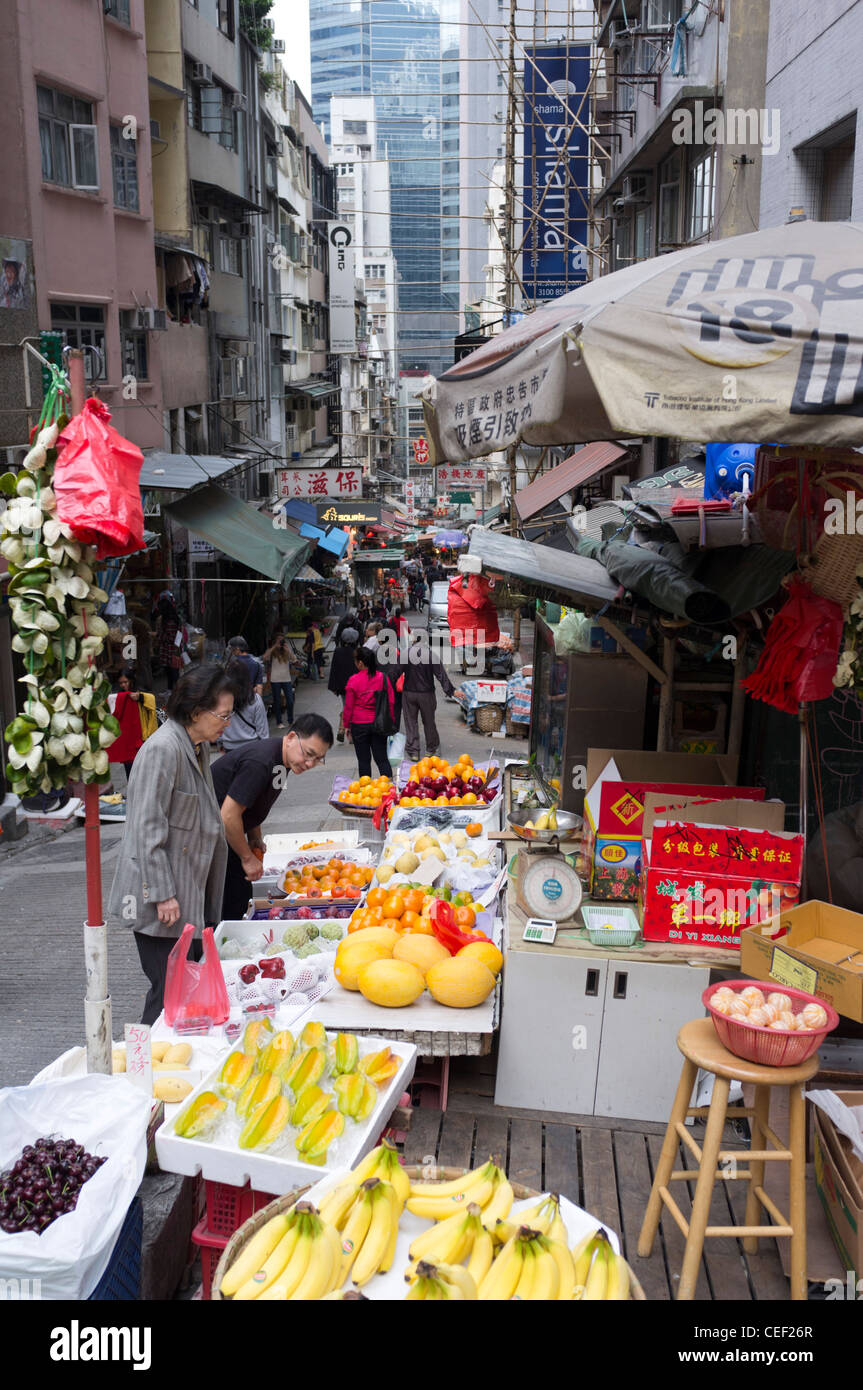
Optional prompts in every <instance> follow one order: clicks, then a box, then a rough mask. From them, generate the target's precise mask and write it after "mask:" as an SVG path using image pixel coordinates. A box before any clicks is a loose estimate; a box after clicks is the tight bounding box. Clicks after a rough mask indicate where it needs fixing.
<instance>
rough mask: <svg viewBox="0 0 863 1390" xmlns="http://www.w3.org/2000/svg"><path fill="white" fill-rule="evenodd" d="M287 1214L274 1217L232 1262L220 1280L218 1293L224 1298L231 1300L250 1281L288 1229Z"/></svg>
mask: <svg viewBox="0 0 863 1390" xmlns="http://www.w3.org/2000/svg"><path fill="white" fill-rule="evenodd" d="M290 1224H291V1223H290V1220H289V1218H288V1214H287V1212H285V1213H284V1214H282V1215H281V1216H274V1217H273V1219H272V1221H268V1222H267V1224H266V1226H263V1227H262V1228H261V1230H260V1231H258V1232H257V1234H256V1235H254V1236H253V1237H252V1239H251V1240H250V1241H249V1243H248V1245H247V1246H246V1248H245V1250H244V1251H243V1253H242V1254H241V1255H240V1257H239V1258H238V1259H236V1260H235V1261H234V1263H233V1264H232V1265H231V1267H230V1269H229V1270H228V1271H227V1273H226V1274H225V1277H224V1279H223V1280H222V1283H221V1286H220V1291H221V1293H222V1294H223V1295H224V1296H225V1297H226V1298H232V1297H233V1295H234V1294H235V1293H236V1292H237V1290H238V1289H240V1288H242V1286H243V1284H245V1283H246V1281H247V1280H248V1279H251V1278H252V1276H253V1275H254V1274H256V1273H257V1271H258V1270H259V1269H261V1268H262V1266H263V1264H264V1262H265V1261H266V1260H267V1259H268V1258H269V1256H270V1255H271V1254H272V1252H273V1251H274V1250H275V1248H276V1246H277V1245H278V1244H279V1241H280V1240H281V1239H282V1237H283V1236H285V1235H287V1233H288V1230H289V1229H290Z"/></svg>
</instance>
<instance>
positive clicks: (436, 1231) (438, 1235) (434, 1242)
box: [408, 1211, 465, 1264]
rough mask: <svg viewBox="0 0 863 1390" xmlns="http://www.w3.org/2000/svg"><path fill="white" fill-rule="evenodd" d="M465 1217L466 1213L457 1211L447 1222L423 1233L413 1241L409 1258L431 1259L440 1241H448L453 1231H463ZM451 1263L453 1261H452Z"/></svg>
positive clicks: (440, 1222)
mask: <svg viewBox="0 0 863 1390" xmlns="http://www.w3.org/2000/svg"><path fill="white" fill-rule="evenodd" d="M464 1216H465V1214H464V1212H462V1211H456V1212H454V1213H453V1215H452V1216H450V1217H448V1219H447V1220H446V1221H439V1222H438V1223H437V1224H436V1225H434V1226H430V1227H429V1228H428V1230H426V1231H423V1232H422V1234H421V1235H418V1236H417V1237H416V1239H415V1240H412V1241H411V1245H410V1249H409V1251H408V1257H409V1258H410V1259H411V1260H424V1259H431V1258H432V1251H433V1250H437V1249H438V1247H439V1242H440V1241H443V1240H446V1239H447V1238H448V1237H449V1236H450V1235H451V1234H452V1232H453V1231H460V1230H461V1227H462V1224H463V1222H464ZM451 1263H452V1261H450V1264H451Z"/></svg>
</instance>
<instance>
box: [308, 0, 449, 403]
mask: <svg viewBox="0 0 863 1390" xmlns="http://www.w3.org/2000/svg"><path fill="white" fill-rule="evenodd" d="M457 8H458V7H457V0H311V3H310V12H311V54H312V108H313V111H314V117H315V121H316V123H317V124H318V125H319V126H320V127H321V128H322V130H323V131H324V132H325V134H327V135H329V117H330V97H331V96H338V95H340V94H342V95H350V94H354V95H357V94H361V95H369V94H371V95H374V97H375V108H376V113H377V138H378V149H379V150H380V151H381V152H382V153H384V154H385V157H386V158H388V160H389V164H390V190H391V194H390V196H391V234H392V249H393V252H394V254H395V258H396V264H397V266H398V270H399V276H400V282H399V325H398V329H399V331H398V351H399V366H400V368H401V369H402V370H409V371H410V370H417V369H421V370H425V371H429V372H432V373H434V374H436V375H437V374H439V373H440V372H442V371H444V370H445V369H446V368H447V367H448V366H450V365H451V364H452V360H453V340H454V338H455V335H456V333H457V332H458V331H459V330H458V310H459V293H458V289H459V286H458V277H459V264H458V256H459V221H458V199H459V194H458V187H459V158H458V100H459V98H458V91H459V88H458V80H459V70H458V32H459V31H458V28H457V26H456V25H455V23H454V22H453V21H454V19H455V17H456V16H457ZM356 124H357V125H358V126H361V125H362V124H363V122H357V123H356ZM349 133H350V134H355V135H356V140H357V146H358V149H359V148H361V147H362V144H363V135H364V132H363V131H362V130H360V129H357V130H356V131H352V132H348V131H347V128H346V131H345V134H346V136H347V135H348V134H349ZM382 249H383V248H382ZM367 251H371V248H367Z"/></svg>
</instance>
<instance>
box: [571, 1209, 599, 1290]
mask: <svg viewBox="0 0 863 1390" xmlns="http://www.w3.org/2000/svg"><path fill="white" fill-rule="evenodd" d="M598 1235H599V1227H598V1226H597V1227H596V1229H595V1230H593V1231H589V1232H588V1234H587V1235H586V1236H584V1237H583V1238H582V1239H581V1240H580V1241H579V1242H578V1244H577V1245H574V1246H573V1247H572V1251H571V1254H572V1263H573V1265H574V1267H575V1287H576V1289H579V1288H584V1285H585V1284H586V1283H587V1274H588V1270H589V1269H590V1262H591V1260H592V1258H593V1249H594V1244H593V1243H594V1241H595V1240H596V1237H597V1236H598ZM579 1297H581V1295H580V1294H579Z"/></svg>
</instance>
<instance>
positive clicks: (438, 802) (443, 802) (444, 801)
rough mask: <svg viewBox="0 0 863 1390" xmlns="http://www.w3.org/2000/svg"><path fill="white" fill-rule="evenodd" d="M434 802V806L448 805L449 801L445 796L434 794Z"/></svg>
mask: <svg viewBox="0 0 863 1390" xmlns="http://www.w3.org/2000/svg"><path fill="white" fill-rule="evenodd" d="M434 804H435V806H448V805H449V801H448V800H447V798H446V797H445V796H436V797H435V799H434Z"/></svg>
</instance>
